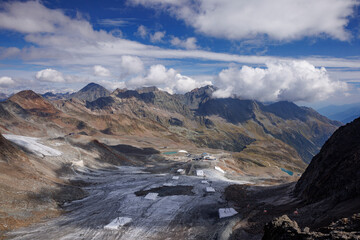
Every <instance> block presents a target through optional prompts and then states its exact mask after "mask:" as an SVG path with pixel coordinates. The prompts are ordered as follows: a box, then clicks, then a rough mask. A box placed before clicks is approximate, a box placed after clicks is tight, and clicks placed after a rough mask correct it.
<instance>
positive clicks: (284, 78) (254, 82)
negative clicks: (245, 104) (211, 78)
mask: <svg viewBox="0 0 360 240" xmlns="http://www.w3.org/2000/svg"><path fill="white" fill-rule="evenodd" d="M266 66H267V68H265V69H262V68H252V67H249V66H243V67H242V68H240V69H238V68H236V67H230V68H228V69H224V70H222V71H221V72H220V73H219V75H218V77H217V81H216V84H217V86H218V87H220V88H219V90H217V91H216V92H214V94H213V96H214V97H219V98H222V97H230V96H232V95H234V94H236V95H237V96H239V97H242V98H246V99H256V100H259V101H283V100H287V101H307V102H311V101H315V100H324V99H326V98H328V97H329V96H331V94H333V93H335V92H336V91H344V90H346V88H347V85H346V84H345V83H343V82H339V81H334V80H331V79H330V77H329V75H328V73H327V71H326V69H325V68H316V67H315V66H313V65H312V64H310V63H308V62H306V61H282V62H272V63H268V64H266Z"/></svg>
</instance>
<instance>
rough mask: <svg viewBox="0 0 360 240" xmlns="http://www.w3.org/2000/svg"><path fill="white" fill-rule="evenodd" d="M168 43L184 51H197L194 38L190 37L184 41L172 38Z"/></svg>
mask: <svg viewBox="0 0 360 240" xmlns="http://www.w3.org/2000/svg"><path fill="white" fill-rule="evenodd" d="M170 43H171V45H173V46H177V47H182V48H185V49H197V48H198V47H197V45H196V38H194V37H190V38H187V39H185V40H181V39H180V38H178V37H172V39H171V40H170Z"/></svg>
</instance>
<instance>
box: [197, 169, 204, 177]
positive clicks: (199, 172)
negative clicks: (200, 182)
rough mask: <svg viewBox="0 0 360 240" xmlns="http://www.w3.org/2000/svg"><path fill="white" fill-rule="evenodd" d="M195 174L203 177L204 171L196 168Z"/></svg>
mask: <svg viewBox="0 0 360 240" xmlns="http://www.w3.org/2000/svg"><path fill="white" fill-rule="evenodd" d="M196 176H198V177H203V176H204V171H203V170H196Z"/></svg>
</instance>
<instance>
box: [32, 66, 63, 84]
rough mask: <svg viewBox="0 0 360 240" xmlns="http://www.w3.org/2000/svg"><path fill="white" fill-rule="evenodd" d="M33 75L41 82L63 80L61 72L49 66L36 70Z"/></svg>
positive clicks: (58, 81)
mask: <svg viewBox="0 0 360 240" xmlns="http://www.w3.org/2000/svg"><path fill="white" fill-rule="evenodd" d="M35 77H36V79H37V80H39V81H42V82H54V83H61V82H65V79H64V76H63V74H62V73H61V72H58V71H56V70H54V69H51V68H47V69H44V70H41V71H39V72H37V73H36V76H35Z"/></svg>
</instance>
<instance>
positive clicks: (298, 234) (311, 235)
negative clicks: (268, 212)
mask: <svg viewBox="0 0 360 240" xmlns="http://www.w3.org/2000/svg"><path fill="white" fill-rule="evenodd" d="M264 230H265V233H264V236H263V238H262V239H263V240H287V239H295V240H329V239H336V240H349V239H353V240H356V239H360V214H354V215H353V216H352V217H350V218H343V219H341V220H339V221H337V222H335V223H332V224H330V225H329V226H328V227H325V228H321V229H319V230H318V231H310V230H309V228H304V229H303V230H302V229H300V228H299V226H298V224H297V223H296V222H295V221H292V220H291V219H290V218H289V217H288V216H287V215H283V216H281V217H278V218H275V219H274V220H272V221H271V222H270V223H268V224H266V225H265V228H264Z"/></svg>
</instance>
